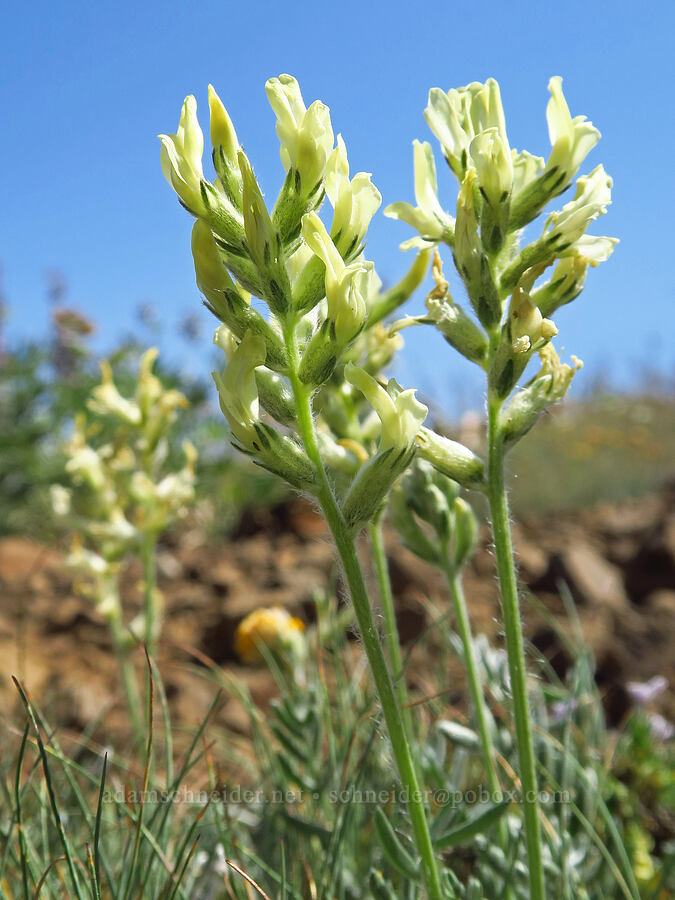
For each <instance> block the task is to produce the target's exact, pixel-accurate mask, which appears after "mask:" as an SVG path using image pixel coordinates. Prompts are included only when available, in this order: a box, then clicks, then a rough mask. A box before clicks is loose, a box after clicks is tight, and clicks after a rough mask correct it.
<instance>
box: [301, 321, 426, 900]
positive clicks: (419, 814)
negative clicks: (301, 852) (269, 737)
mask: <svg viewBox="0 0 675 900" xmlns="http://www.w3.org/2000/svg"><path fill="white" fill-rule="evenodd" d="M286 347H287V351H288V357H289V361H290V365H289V378H290V382H291V386H292V388H293V393H294V396H295V403H296V412H297V417H298V426H299V430H300V435H301V437H302V441H303V443H304V446H305V450H306V452H307V455H308V456H309V458H310V459H311V461H312V462H313V463H314V465H315V467H316V471H317V476H318V479H319V487H318V499H319V502H320V503H321V507H322V509H323V513H324V515H325V517H326V521H327V523H328V527H329V528H330V531H331V534H332V536H333V540H334V541H335V546H336V548H337V551H338V555H339V557H340V561H341V563H342V567H343V570H344V574H345V579H346V581H347V585H348V587H349V593H350V596H351V599H352V603H353V605H354V611H355V613H356V619H357V622H358V624H359V631H360V633H361V639H362V641H363V646H364V649H365V651H366V656H367V657H368V662H369V664H370V670H371V672H372V675H373V680H374V682H375V687H376V690H377V694H378V697H379V700H380V704H381V706H382V712H383V714H384V720H385V723H386V726H387V731H388V732H389V740H390V741H391V746H392V750H393V753H394V759H395V760H396V766H397V768H398V774H399V778H400V779H401V784H402V785H403V787H404V789H405V791H406V794H407V796H408V813H409V815H410V820H411V823H412V828H413V834H414V838H415V845H416V847H417V852H418V853H419V855H420V860H421V867H422V874H423V877H424V883H425V885H426V889H427V894H428V897H429V900H442V897H443V893H442V890H441V882H440V877H439V872H438V865H437V862H436V857H435V855H434V850H433V845H432V842H431V834H430V831H429V823H428V821H427V815H426V810H425V806H424V797H423V795H422V792H421V790H420V785H419V781H418V778H417V773H416V771H415V765H414V762H413V756H412V753H411V750H410V746H409V744H408V739H407V736H406V731H405V727H404V724H403V717H402V715H401V710H400V709H399V705H398V702H397V699H396V694H395V692H394V686H393V684H392V680H391V676H390V674H389V670H388V668H387V662H386V660H385V657H384V653H383V651H382V647H381V645H380V638H379V635H378V633H377V629H376V627H375V622H374V620H373V613H372V610H371V607H370V600H369V597H368V592H367V590H366V585H365V581H364V578H363V573H362V571H361V566H360V563H359V560H358V557H357V555H356V547H355V544H354V538H353V535H352V534H351V531H350V529H349V528H348V527H347V524H346V522H345V520H344V517H343V516H342V512H341V511H340V507H339V506H338V503H337V500H336V499H335V496H334V494H333V490H332V488H331V485H330V483H329V481H328V477H327V475H326V470H325V468H324V465H323V461H322V459H321V454H320V453H319V447H318V444H317V439H316V431H315V428H314V419H313V415H312V406H311V391H310V389H309V388H308V387H307V386H306V385H304V384H303V383H302V382H301V381H300V379H299V377H298V374H297V371H298V350H297V345H296V340H295V333H294V328H293V325H292V324H291V323H289V325H288V327H287V329H286Z"/></svg>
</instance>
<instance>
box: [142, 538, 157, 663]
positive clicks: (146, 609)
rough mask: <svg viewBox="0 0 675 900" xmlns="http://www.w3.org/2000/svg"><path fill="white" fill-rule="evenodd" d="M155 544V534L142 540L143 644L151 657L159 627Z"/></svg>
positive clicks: (155, 646) (153, 654)
mask: <svg viewBox="0 0 675 900" xmlns="http://www.w3.org/2000/svg"><path fill="white" fill-rule="evenodd" d="M156 546H157V541H156V538H155V536H154V535H148V536H146V538H145V540H144V542H143V615H144V633H145V646H146V647H147V650H148V655H149V656H151V657H154V656H155V651H156V649H157V637H158V635H159V632H160V629H161V622H160V614H161V613H160V609H159V604H158V598H157V571H156V565H155V549H156Z"/></svg>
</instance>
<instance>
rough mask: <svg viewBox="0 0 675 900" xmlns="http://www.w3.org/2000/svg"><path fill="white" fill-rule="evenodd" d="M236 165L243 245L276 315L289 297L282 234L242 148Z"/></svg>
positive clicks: (289, 287) (289, 290) (289, 289)
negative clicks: (241, 200) (240, 188)
mask: <svg viewBox="0 0 675 900" xmlns="http://www.w3.org/2000/svg"><path fill="white" fill-rule="evenodd" d="M239 167H240V169H241V175H242V181H243V207H244V229H245V231H246V245H247V248H248V251H249V253H250V256H251V258H252V259H253V261H254V262H255V265H256V267H257V269H258V273H259V275H260V279H261V281H262V293H263V297H264V299H265V301H266V302H267V305H268V306H269V308H270V309H271V310H272V312H274V313H275V314H277V315H279V314H281V313H284V312H285V311H286V310H287V309H288V306H289V301H290V296H291V285H290V281H289V279H288V273H287V272H286V267H285V265H284V249H283V246H282V242H281V237H280V236H279V232H278V231H277V229H276V228H275V227H274V225H273V224H272V220H271V219H270V216H269V213H268V212H267V207H266V206H265V201H264V200H263V196H262V193H261V191H260V188H259V186H258V182H257V181H256V177H255V175H254V174H253V169H252V168H251V164H250V163H249V161H248V159H247V158H246V156H245V154H244V153H243V152H242V151H241V150H240V151H239Z"/></svg>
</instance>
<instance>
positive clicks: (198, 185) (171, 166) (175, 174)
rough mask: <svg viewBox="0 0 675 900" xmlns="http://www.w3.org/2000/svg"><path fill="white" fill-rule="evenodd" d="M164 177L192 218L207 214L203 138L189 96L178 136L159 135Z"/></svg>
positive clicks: (194, 101)
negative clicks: (203, 185) (204, 190)
mask: <svg viewBox="0 0 675 900" xmlns="http://www.w3.org/2000/svg"><path fill="white" fill-rule="evenodd" d="M159 139H160V141H161V142H162V150H161V161H162V172H163V173H164V177H165V178H166V180H167V181H168V182H169V184H170V185H171V187H172V188H173V189H174V190H175V192H176V193H177V194H178V197H179V198H180V200H181V202H182V203H183V205H184V206H185V207H187V209H188V210H189V212H191V213H192V214H193V215H195V216H198V215H203V214H204V213H205V212H206V207H205V204H204V199H203V196H202V190H203V188H202V183H203V181H204V171H203V169H202V154H203V152H204V135H203V133H202V129H201V127H200V125H199V120H198V119H197V101H196V100H195V98H194V96H193V95H192V94H190V95H189V96H188V97H186V98H185V101H184V102H183V108H182V109H181V114H180V121H179V123H178V128H177V130H176V134H160V135H159Z"/></svg>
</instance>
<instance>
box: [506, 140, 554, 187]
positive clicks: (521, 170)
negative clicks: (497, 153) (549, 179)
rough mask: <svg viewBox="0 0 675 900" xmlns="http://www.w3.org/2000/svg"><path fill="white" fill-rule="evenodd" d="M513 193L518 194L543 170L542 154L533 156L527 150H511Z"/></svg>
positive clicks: (544, 165)
mask: <svg viewBox="0 0 675 900" xmlns="http://www.w3.org/2000/svg"><path fill="white" fill-rule="evenodd" d="M511 160H512V165H513V193H514V194H519V193H520V192H521V191H522V190H523V189H524V188H525V187H527V186H528V185H530V184H531V183H532V182H533V181H535V180H536V179H537V178H538V177H539V175H541V173H542V172H543V171H544V168H545V167H546V163H545V161H544V158H543V157H542V156H533V155H532V153H528V152H527V150H512V151H511Z"/></svg>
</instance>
